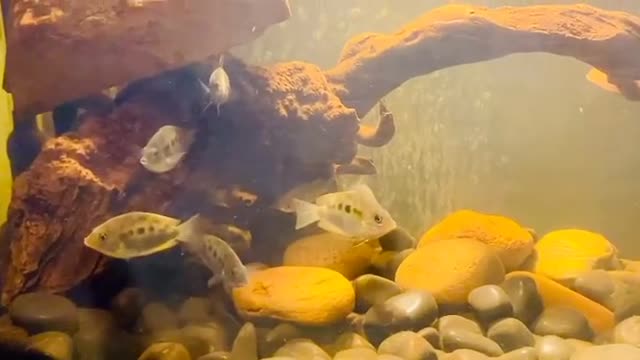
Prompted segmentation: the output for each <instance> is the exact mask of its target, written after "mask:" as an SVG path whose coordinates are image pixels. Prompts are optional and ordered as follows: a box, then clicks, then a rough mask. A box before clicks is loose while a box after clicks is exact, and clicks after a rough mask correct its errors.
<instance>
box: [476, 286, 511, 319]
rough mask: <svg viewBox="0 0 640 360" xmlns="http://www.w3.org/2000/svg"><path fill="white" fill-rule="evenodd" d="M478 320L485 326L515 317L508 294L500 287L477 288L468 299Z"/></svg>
mask: <svg viewBox="0 0 640 360" xmlns="http://www.w3.org/2000/svg"><path fill="white" fill-rule="evenodd" d="M467 301H468V302H469V305H471V308H472V309H473V310H474V311H475V314H476V316H477V318H478V319H479V320H480V321H482V322H483V323H484V324H489V323H492V322H494V321H496V320H498V319H502V318H506V317H510V316H513V305H511V300H509V296H508V295H507V293H506V292H505V291H504V290H503V289H502V288H501V287H500V286H498V285H484V286H480V287H478V288H475V289H474V290H473V291H471V293H469V298H468V299H467Z"/></svg>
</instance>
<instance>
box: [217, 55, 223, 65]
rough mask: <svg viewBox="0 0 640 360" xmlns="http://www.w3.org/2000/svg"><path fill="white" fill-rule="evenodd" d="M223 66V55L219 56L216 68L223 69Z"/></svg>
mask: <svg viewBox="0 0 640 360" xmlns="http://www.w3.org/2000/svg"><path fill="white" fill-rule="evenodd" d="M223 66H224V54H221V55H220V57H219V58H218V67H223Z"/></svg>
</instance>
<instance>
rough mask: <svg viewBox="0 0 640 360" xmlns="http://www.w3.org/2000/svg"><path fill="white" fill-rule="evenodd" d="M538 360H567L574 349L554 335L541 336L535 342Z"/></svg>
mask: <svg viewBox="0 0 640 360" xmlns="http://www.w3.org/2000/svg"><path fill="white" fill-rule="evenodd" d="M535 348H536V351H537V352H538V358H539V360H569V359H570V358H571V356H572V355H573V353H574V352H575V351H576V349H575V348H574V347H573V346H572V345H571V344H569V343H568V342H567V341H566V340H564V339H562V338H561V337H558V336H555V335H547V336H543V337H541V338H539V339H538V341H536V346H535Z"/></svg>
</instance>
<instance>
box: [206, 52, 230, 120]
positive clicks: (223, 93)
mask: <svg viewBox="0 0 640 360" xmlns="http://www.w3.org/2000/svg"><path fill="white" fill-rule="evenodd" d="M230 94H231V82H230V80H229V75H227V72H226V71H224V57H223V56H220V60H219V62H218V67H217V68H215V69H214V70H213V72H211V75H210V76H209V96H210V97H211V102H210V104H209V105H213V104H215V105H216V111H217V112H218V115H220V106H221V105H222V104H224V103H226V102H227V101H229V96H230ZM209 105H207V107H206V108H205V110H206V109H207V108H208V107H209Z"/></svg>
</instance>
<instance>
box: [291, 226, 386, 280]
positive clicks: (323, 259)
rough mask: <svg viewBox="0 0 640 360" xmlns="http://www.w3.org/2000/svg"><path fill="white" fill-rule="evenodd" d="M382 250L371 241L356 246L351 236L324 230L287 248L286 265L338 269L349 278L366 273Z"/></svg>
mask: <svg viewBox="0 0 640 360" xmlns="http://www.w3.org/2000/svg"><path fill="white" fill-rule="evenodd" d="M377 253H378V250H377V249H376V248H374V247H373V246H371V245H370V244H368V243H367V244H362V245H359V246H354V241H353V240H352V239H350V238H347V237H344V236H340V235H335V234H332V233H322V234H318V235H313V236H308V237H305V238H302V239H299V240H296V241H295V242H293V243H292V244H291V245H289V247H287V250H286V251H285V252H284V259H283V265H285V266H314V267H325V268H328V269H332V270H335V271H337V272H339V273H341V274H342V275H344V276H345V277H347V278H348V279H354V278H356V277H358V276H360V275H362V274H364V273H365V272H366V270H367V268H368V267H369V265H370V264H371V259H372V258H373V256H374V255H376V254H377Z"/></svg>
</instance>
